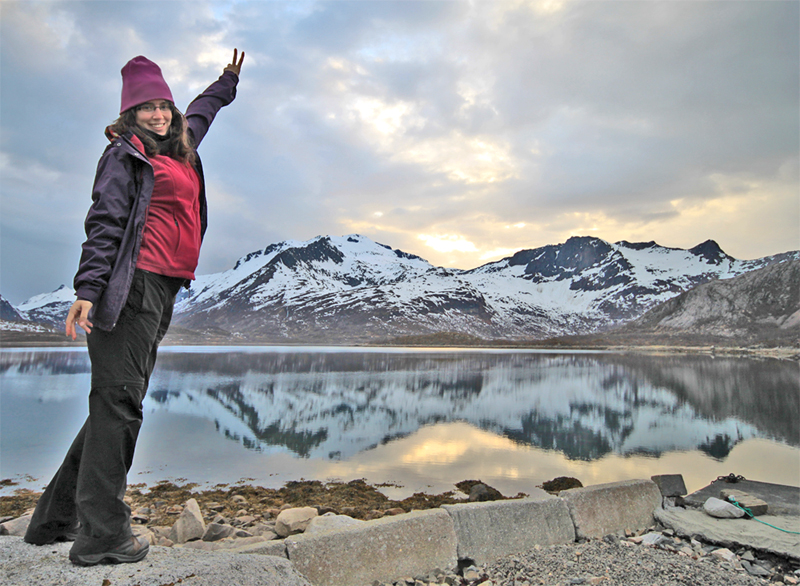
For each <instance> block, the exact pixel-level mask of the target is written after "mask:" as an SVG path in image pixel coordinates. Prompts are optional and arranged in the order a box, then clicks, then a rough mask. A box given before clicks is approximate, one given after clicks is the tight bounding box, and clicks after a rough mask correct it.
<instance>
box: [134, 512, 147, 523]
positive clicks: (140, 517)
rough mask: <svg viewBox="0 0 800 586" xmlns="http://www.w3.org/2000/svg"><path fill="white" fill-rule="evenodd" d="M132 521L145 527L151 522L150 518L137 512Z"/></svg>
mask: <svg viewBox="0 0 800 586" xmlns="http://www.w3.org/2000/svg"><path fill="white" fill-rule="evenodd" d="M131 521H133V522H134V523H138V524H139V525H145V524H147V523H149V522H150V517H149V516H147V515H144V514H142V513H140V512H138V511H137V512H135V513H133V514H132V515H131Z"/></svg>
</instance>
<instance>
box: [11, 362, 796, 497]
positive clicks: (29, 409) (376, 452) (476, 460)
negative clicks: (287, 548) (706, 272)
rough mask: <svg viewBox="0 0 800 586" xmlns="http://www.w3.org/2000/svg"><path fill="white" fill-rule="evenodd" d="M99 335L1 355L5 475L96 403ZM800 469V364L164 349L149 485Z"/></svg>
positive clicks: (699, 481)
mask: <svg viewBox="0 0 800 586" xmlns="http://www.w3.org/2000/svg"><path fill="white" fill-rule="evenodd" d="M89 381H90V374H89V360H88V357H87V355H86V352H85V351H82V350H73V349H66V350H52V349H49V350H11V351H8V350H4V351H3V352H2V354H1V355H0V479H5V478H11V479H13V480H15V481H17V482H19V484H18V485H17V486H16V487H7V488H4V489H2V491H0V494H10V493H11V492H12V491H13V490H14V488H19V487H30V488H37V489H38V488H41V487H42V486H43V485H44V484H46V482H47V481H48V480H49V479H50V477H51V476H52V474H53V472H54V471H55V469H56V468H57V467H58V465H59V464H60V462H61V459H62V458H63V455H64V452H65V451H66V449H67V447H68V445H69V442H70V441H71V440H72V438H73V436H74V435H75V433H77V431H78V429H79V428H80V426H81V425H82V424H83V420H84V418H85V417H86V413H87V395H88V388H89ZM731 472H733V473H735V474H741V475H743V476H745V477H746V478H748V479H752V480H762V481H766V482H777V483H782V484H793V485H800V372H799V371H798V364H797V363H794V362H788V361H779V360H770V359H745V358H720V357H712V356H642V355H625V354H610V353H577V352H576V353H551V352H519V351H441V350H431V351H424V350H398V349H391V350H389V349H368V350H365V349H342V348H336V349H331V348H240V347H237V348H185V347H173V348H164V349H163V350H162V351H161V354H160V357H159V363H158V367H157V369H156V372H155V373H154V376H153V380H152V381H151V385H150V391H149V393H148V397H147V399H146V401H145V422H144V425H143V427H142V432H141V435H140V439H139V446H138V448H137V453H136V459H135V461H134V468H133V470H132V471H131V474H130V476H129V481H130V482H131V483H136V482H145V483H147V484H154V483H155V482H158V481H160V480H178V481H183V480H184V479H185V480H188V481H192V482H198V483H199V484H200V485H201V486H202V487H205V486H206V485H209V486H213V485H214V484H217V483H237V482H240V481H245V482H252V483H256V484H260V485H262V486H268V487H279V486H281V485H283V483H284V482H286V481H287V480H297V479H300V478H305V479H319V480H330V479H339V480H350V479H353V478H365V479H367V480H368V481H369V482H373V483H379V482H393V483H397V484H399V485H401V487H399V488H388V489H385V491H384V492H386V493H387V494H388V495H389V496H391V497H401V496H404V495H408V494H411V493H412V492H416V491H427V492H439V491H444V490H451V489H453V484H454V483H456V482H458V481H460V480H464V479H472V478H475V479H481V480H483V481H484V482H487V483H489V484H491V485H492V486H495V487H496V488H498V489H499V490H501V491H502V492H503V493H505V494H509V495H513V494H516V493H517V492H520V491H522V492H531V491H532V489H533V487H534V486H535V485H537V484H541V483H542V482H543V481H545V480H549V479H551V478H555V477H556V476H574V477H577V478H579V479H580V480H581V481H582V482H583V483H584V484H596V483H600V482H611V481H615V480H623V479H628V478H649V477H650V476H651V475H653V474H666V473H681V474H683V475H684V479H685V481H686V484H687V487H688V488H689V490H690V491H691V490H695V489H698V488H700V487H702V486H704V485H706V484H708V483H709V482H710V481H711V480H713V479H715V478H716V477H717V476H720V475H726V474H728V473H731Z"/></svg>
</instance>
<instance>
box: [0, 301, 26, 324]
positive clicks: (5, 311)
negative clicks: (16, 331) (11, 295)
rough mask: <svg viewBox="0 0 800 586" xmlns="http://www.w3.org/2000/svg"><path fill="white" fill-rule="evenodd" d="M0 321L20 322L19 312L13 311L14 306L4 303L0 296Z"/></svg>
mask: <svg viewBox="0 0 800 586" xmlns="http://www.w3.org/2000/svg"><path fill="white" fill-rule="evenodd" d="M0 319H3V320H6V321H22V316H21V315H20V314H19V312H18V311H17V310H16V309H14V306H13V305H11V304H10V303H9V302H8V301H6V300H5V299H4V298H3V296H2V295H0Z"/></svg>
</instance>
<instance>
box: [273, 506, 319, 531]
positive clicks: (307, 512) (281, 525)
mask: <svg viewBox="0 0 800 586" xmlns="http://www.w3.org/2000/svg"><path fill="white" fill-rule="evenodd" d="M318 515H319V513H317V509H315V508H314V507H297V508H293V509H286V510H284V511H281V513H280V515H278V518H277V520H276V521H275V533H277V534H278V535H280V536H281V537H288V536H289V535H294V534H296V533H302V532H303V531H305V530H306V528H307V527H308V524H309V523H311V519H313V518H314V517H316V516H318Z"/></svg>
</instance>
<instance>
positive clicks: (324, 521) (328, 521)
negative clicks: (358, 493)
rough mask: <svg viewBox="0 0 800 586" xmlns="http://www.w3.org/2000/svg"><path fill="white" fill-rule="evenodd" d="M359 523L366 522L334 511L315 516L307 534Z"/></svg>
mask: <svg viewBox="0 0 800 586" xmlns="http://www.w3.org/2000/svg"><path fill="white" fill-rule="evenodd" d="M359 523H366V521H362V520H360V519H353V518H352V517H348V516H347V515H336V514H334V513H325V514H324V515H322V516H320V517H314V518H313V519H311V522H310V523H309V524H308V528H307V529H306V531H305V533H306V535H312V534H314V533H320V532H323V531H337V530H339V529H343V528H345V527H350V526H351V525H358V524H359Z"/></svg>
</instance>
